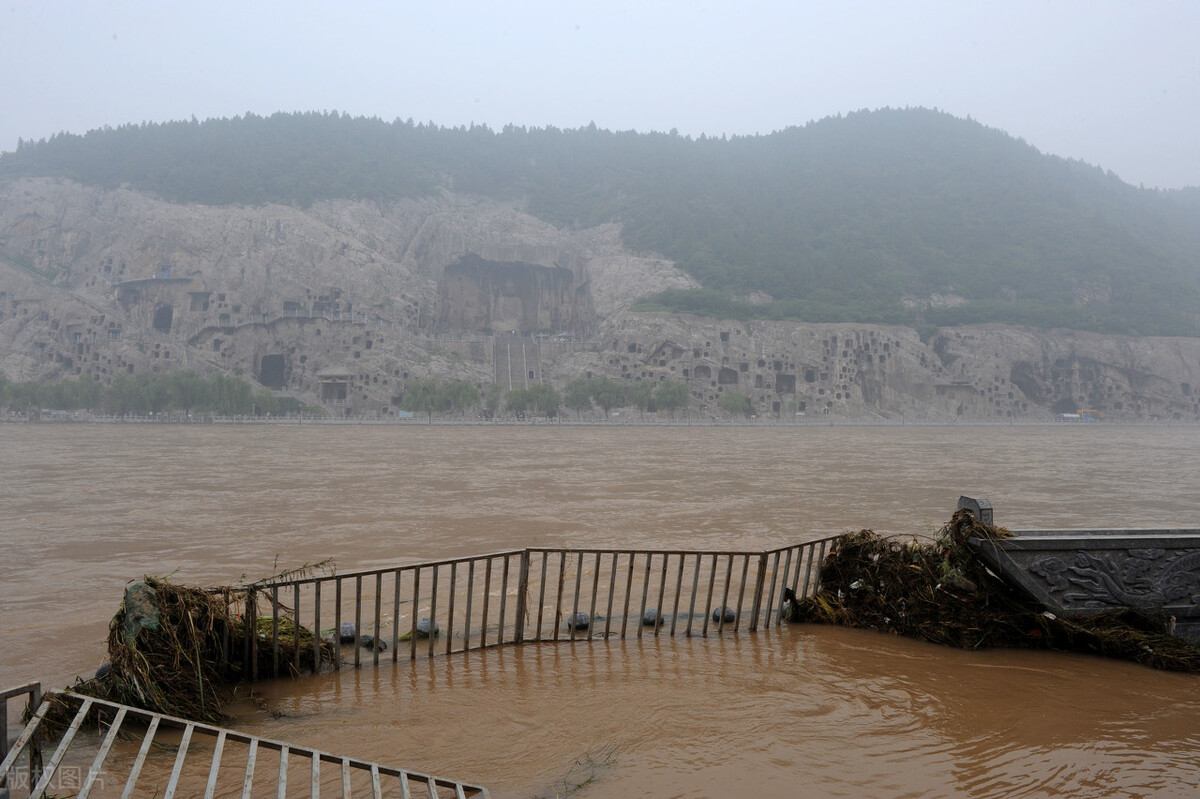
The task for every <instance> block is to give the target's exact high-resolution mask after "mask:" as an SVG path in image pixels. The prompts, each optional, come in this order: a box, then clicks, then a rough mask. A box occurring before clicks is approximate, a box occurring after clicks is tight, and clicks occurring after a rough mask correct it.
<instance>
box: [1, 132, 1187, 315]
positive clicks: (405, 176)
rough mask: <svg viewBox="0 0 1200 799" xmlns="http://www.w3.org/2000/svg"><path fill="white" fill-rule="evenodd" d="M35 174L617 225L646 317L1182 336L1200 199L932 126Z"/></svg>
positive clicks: (445, 139)
mask: <svg viewBox="0 0 1200 799" xmlns="http://www.w3.org/2000/svg"><path fill="white" fill-rule="evenodd" d="M35 176H36V177H52V176H59V177H66V178H70V179H72V180H76V181H79V182H83V183H88V184H93V185H99V186H104V187H110V188H111V187H116V186H119V185H122V184H129V185H131V186H133V187H135V188H138V189H140V190H143V191H148V192H152V193H154V194H157V195H158V196H160V197H162V198H164V199H167V200H169V201H172V202H191V203H201V204H209V205H227V204H239V205H242V204H244V205H258V204H264V203H283V204H292V205H298V206H301V207H307V206H308V205H309V204H311V203H313V202H316V201H318V200H325V199H334V198H360V199H374V200H381V201H398V200H402V199H406V198H419V197H425V196H431V195H436V194H437V193H438V192H440V191H442V190H445V189H451V190H453V191H455V192H457V193H460V194H463V193H466V194H477V195H482V196H485V197H489V198H493V199H500V200H505V201H517V202H520V203H522V204H523V206H524V207H525V208H526V209H527V210H528V211H529V212H530V213H532V214H534V215H536V216H538V217H541V218H542V219H544V220H547V221H550V222H552V223H554V224H556V225H559V226H566V227H573V228H584V227H589V226H594V225H598V224H602V223H607V222H617V223H620V224H621V225H622V230H623V237H624V240H625V243H626V245H627V246H628V247H630V248H632V249H634V250H637V251H641V252H652V253H659V254H661V255H663V256H666V257H668V258H670V259H673V260H674V261H675V263H676V264H678V266H680V267H681V268H683V269H684V270H686V271H687V272H688V273H689V274H690V275H691V276H692V277H694V278H695V279H696V280H697V281H698V282H699V283H700V285H701V286H702V288H700V289H673V290H668V291H665V292H662V293H660V294H658V295H656V296H655V297H653V298H650V299H648V300H644V301H643V303H642V305H641V306H639V307H641V308H643V309H645V310H668V311H687V312H691V313H700V314H707V315H713V316H718V317H723V318H743V319H750V318H759V319H790V320H800V321H808V322H871V323H883V324H900V325H905V326H910V327H916V328H918V329H919V330H921V329H932V328H934V327H936V326H941V325H956V324H972V323H993V322H995V323H1006V324H1018V325H1030V326H1037V327H1046V328H1051V327H1055V328H1074V329H1079V330H1092V331H1097V332H1103V333H1116V334H1128V335H1143V336H1144V335H1159V336H1162V335H1183V336H1200V199H1198V197H1200V189H1184V190H1181V191H1174V192H1163V191H1155V190H1145V189H1139V188H1136V187H1133V186H1129V185H1127V184H1125V183H1123V182H1122V181H1120V180H1119V179H1118V178H1117V177H1116V176H1114V175H1112V174H1111V173H1105V172H1103V171H1102V170H1100V169H1098V168H1095V167H1091V166H1088V165H1085V164H1082V163H1079V162H1075V161H1069V160H1065V159H1061V158H1057V157H1053V156H1048V155H1044V154H1042V153H1040V152H1038V151H1037V150H1036V149H1034V148H1033V147H1030V146H1029V145H1028V144H1026V143H1024V142H1022V141H1020V140H1018V139H1015V138H1013V137H1011V136H1009V135H1007V134H1005V133H1003V132H1001V131H997V130H994V129H990V128H987V127H985V126H983V125H980V124H978V123H976V122H973V121H971V120H964V119H958V118H955V117H952V116H950V115H948V114H944V113H941V112H937V111H931V110H927V109H902V110H899V109H884V110H879V111H864V112H857V113H852V114H849V115H846V116H840V117H831V118H827V119H824V120H821V121H818V122H813V123H810V124H808V125H805V126H803V127H796V128H789V129H787V130H783V131H780V132H777V133H773V134H769V135H763V136H750V137H734V138H719V139H718V138H707V137H700V138H698V139H692V138H689V137H684V136H679V135H676V134H673V133H645V134H642V133H634V132H611V131H605V130H601V129H598V128H596V127H595V126H589V127H587V128H582V129H577V130H558V129H555V128H545V129H527V128H517V127H512V126H510V127H506V128H504V129H503V130H501V131H493V130H490V129H488V128H486V127H480V126H476V127H471V128H441V127H437V126H435V125H416V124H413V123H412V122H411V121H409V122H401V121H396V122H393V123H385V122H382V121H380V120H376V119H364V118H351V117H348V116H343V115H339V114H336V113H330V114H321V113H306V114H276V115H273V116H271V117H265V118H263V117H257V116H253V115H247V116H245V117H237V118H234V119H224V120H209V121H206V122H196V121H194V120H193V121H188V122H172V123H165V124H161V125H140V126H134V125H129V126H123V127H120V128H116V129H109V130H100V131H92V132H90V133H88V134H86V135H83V136H75V135H67V134H61V135H58V136H55V137H52V138H51V139H49V140H45V141H40V142H34V143H29V142H22V143H21V145H20V147H19V148H18V150H17V151H16V152H14V153H7V154H4V155H3V156H0V179H5V178H17V177H35Z"/></svg>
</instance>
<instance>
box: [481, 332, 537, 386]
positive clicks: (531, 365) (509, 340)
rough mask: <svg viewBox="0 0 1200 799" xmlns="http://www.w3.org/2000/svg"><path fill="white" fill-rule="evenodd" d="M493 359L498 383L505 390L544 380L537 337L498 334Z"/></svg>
mask: <svg viewBox="0 0 1200 799" xmlns="http://www.w3.org/2000/svg"><path fill="white" fill-rule="evenodd" d="M494 347H495V348H494V352H493V355H492V360H493V363H494V365H495V371H496V385H498V386H500V388H501V389H503V390H504V391H512V390H513V389H515V388H529V386H531V385H532V384H534V383H540V382H542V365H541V357H540V351H539V348H538V342H537V339H535V338H533V337H532V336H515V335H498V336H496V338H495V345H494Z"/></svg>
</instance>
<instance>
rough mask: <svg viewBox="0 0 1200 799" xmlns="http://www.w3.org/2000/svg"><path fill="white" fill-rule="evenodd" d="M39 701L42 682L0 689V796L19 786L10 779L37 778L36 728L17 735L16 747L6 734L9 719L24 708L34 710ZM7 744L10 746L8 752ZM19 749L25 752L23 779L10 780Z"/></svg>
mask: <svg viewBox="0 0 1200 799" xmlns="http://www.w3.org/2000/svg"><path fill="white" fill-rule="evenodd" d="M22 700H23V701H22ZM10 704H11V705H15V706H16V708H15V709H16V711H17V712H16V714H15V715H10ZM41 704H42V684H41V683H40V682H31V683H26V684H25V685H18V686H17V687H15V688H8V689H4V690H0V752H3V753H4V760H3V763H2V765H3V768H0V797H5V798H6V799H7V794H6V793H5V792H6V791H11V790H12V789H13V788H16V789H18V790H19V789H20V788H21V785H20V784H14V782H29V781H33V782H37V781H38V780H39V779H40V778H41V774H42V749H41V737H40V736H39V735H37V733H36V730H35V731H34V732H33V733H31V734H30V735H29V736H18V738H17V741H19V742H20V744H21V745H20V746H19V747H16V746H15V745H14V743H13V742H12V741H10V740H9V737H8V726H9V719H10V718H18V719H19V718H21V715H22V714H23V713H25V712H26V710H28V712H30V713H33V711H34V709H35V708H37V707H38V706H39V705H41ZM10 745H11V746H13V749H12V750H11V751H10V749H9V747H10ZM22 752H24V753H25V754H26V760H25V766H24V771H23V772H22V773H21V774H22V777H23V779H20V780H17V781H14V780H11V779H10V777H9V772H10V771H12V770H13V769H14V768H15V767H18V766H19V765H20V764H19V762H18V759H19V757H20V755H21V753H22Z"/></svg>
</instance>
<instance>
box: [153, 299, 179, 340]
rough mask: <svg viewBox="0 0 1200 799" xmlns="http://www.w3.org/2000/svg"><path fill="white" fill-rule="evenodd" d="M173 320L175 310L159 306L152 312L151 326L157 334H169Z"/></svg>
mask: <svg viewBox="0 0 1200 799" xmlns="http://www.w3.org/2000/svg"><path fill="white" fill-rule="evenodd" d="M174 318H175V309H174V308H173V307H172V306H170V305H160V306H159V307H158V309H157V310H155V312H154V321H153V322H152V323H151V326H152V327H153V328H154V329H155V330H157V331H158V332H159V333H170V332H171V322H172V321H173V320H174Z"/></svg>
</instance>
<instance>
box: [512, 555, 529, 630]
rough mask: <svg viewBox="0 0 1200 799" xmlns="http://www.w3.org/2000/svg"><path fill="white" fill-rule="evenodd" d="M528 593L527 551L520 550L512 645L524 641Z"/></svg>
mask: <svg viewBox="0 0 1200 799" xmlns="http://www.w3.org/2000/svg"><path fill="white" fill-rule="evenodd" d="M528 591H529V550H528V549H523V550H521V567H520V576H519V577H518V582H517V621H516V627H515V628H514V629H513V643H517V644H520V643H524V641H525V608H526V605H527V604H528V602H529V599H528V597H527V593H528Z"/></svg>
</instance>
